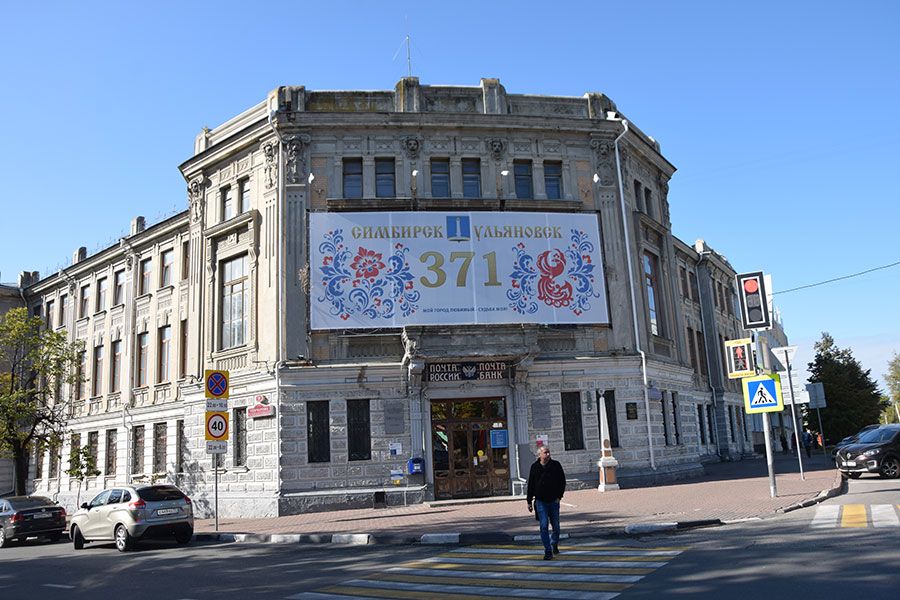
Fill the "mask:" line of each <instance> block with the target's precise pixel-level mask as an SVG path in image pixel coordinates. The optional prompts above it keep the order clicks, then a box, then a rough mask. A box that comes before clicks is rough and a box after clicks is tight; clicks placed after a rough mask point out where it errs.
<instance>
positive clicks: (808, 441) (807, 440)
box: [803, 429, 813, 458]
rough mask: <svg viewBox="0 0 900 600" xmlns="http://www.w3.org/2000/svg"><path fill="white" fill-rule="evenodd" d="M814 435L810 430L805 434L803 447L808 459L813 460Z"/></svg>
mask: <svg viewBox="0 0 900 600" xmlns="http://www.w3.org/2000/svg"><path fill="white" fill-rule="evenodd" d="M812 443H813V435H812V433H810V432H809V429H807V430H805V431H804V432H803V447H804V448H805V449H806V458H812Z"/></svg>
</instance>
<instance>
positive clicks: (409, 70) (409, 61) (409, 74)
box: [391, 17, 412, 77]
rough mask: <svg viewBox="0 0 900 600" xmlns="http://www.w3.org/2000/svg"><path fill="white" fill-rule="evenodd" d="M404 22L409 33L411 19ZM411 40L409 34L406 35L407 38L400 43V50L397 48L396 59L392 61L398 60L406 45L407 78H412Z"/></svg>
mask: <svg viewBox="0 0 900 600" xmlns="http://www.w3.org/2000/svg"><path fill="white" fill-rule="evenodd" d="M403 19H404V21H406V29H407V31H409V17H404V18H403ZM411 43H412V42H411V40H410V37H409V33H407V34H406V37H405V38H403V41H402V42H400V48H397V51H396V52H394V58H392V59H391V60H397V55H398V54H400V50H401V49H402V48H403V44H406V76H407V77H412V56H411V54H410V46H411Z"/></svg>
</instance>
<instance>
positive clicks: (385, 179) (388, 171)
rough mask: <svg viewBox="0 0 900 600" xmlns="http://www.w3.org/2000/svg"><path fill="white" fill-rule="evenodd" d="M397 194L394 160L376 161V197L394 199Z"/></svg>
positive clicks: (377, 159)
mask: <svg viewBox="0 0 900 600" xmlns="http://www.w3.org/2000/svg"><path fill="white" fill-rule="evenodd" d="M396 195H397V193H396V191H395V186H394V159H393V158H376V159H375V197H376V198H393V197H394V196H396Z"/></svg>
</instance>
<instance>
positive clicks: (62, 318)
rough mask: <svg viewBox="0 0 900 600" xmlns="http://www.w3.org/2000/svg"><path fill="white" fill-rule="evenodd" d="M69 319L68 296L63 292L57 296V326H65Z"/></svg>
mask: <svg viewBox="0 0 900 600" xmlns="http://www.w3.org/2000/svg"><path fill="white" fill-rule="evenodd" d="M68 320H69V297H68V296H67V295H66V294H63V295H62V296H60V297H59V326H60V327H65V326H66V323H67V322H68Z"/></svg>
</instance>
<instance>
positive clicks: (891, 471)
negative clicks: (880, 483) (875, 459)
mask: <svg viewBox="0 0 900 600" xmlns="http://www.w3.org/2000/svg"><path fill="white" fill-rule="evenodd" d="M881 475H882V476H883V477H887V478H888V479H896V478H897V476H900V461H898V460H897V459H896V458H894V457H893V456H889V457H887V458H886V459H884V461H882V463H881Z"/></svg>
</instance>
